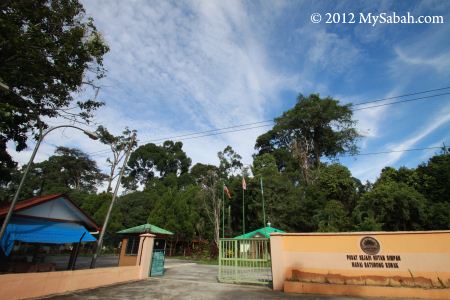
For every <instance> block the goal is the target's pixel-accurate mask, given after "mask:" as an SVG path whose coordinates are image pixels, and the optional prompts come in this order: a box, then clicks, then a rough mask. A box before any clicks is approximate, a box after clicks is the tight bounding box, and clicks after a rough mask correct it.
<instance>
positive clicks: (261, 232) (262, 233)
mask: <svg viewBox="0 0 450 300" xmlns="http://www.w3.org/2000/svg"><path fill="white" fill-rule="evenodd" d="M273 232H281V233H284V232H285V231H283V230H281V229H277V228H273V227H271V226H270V223H269V224H268V226H266V227H262V228H259V229H256V230H253V231H252V232H248V233H245V234H242V235H238V236H236V237H235V239H238V240H245V239H256V238H266V239H268V238H270V234H271V233H273Z"/></svg>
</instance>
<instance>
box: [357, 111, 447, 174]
mask: <svg viewBox="0 0 450 300" xmlns="http://www.w3.org/2000/svg"><path fill="white" fill-rule="evenodd" d="M449 122H450V106H447V107H446V108H445V109H443V110H442V111H441V112H439V113H438V114H436V115H435V116H434V117H433V118H431V121H429V122H428V124H426V125H425V126H423V127H422V128H421V129H420V130H417V131H416V132H414V133H413V134H411V135H410V136H409V137H408V138H406V139H404V140H402V141H400V142H396V143H388V144H385V145H384V147H383V148H382V150H379V151H397V150H404V149H411V148H414V147H415V146H416V145H417V144H419V143H420V142H421V141H422V140H424V139H425V138H427V137H428V136H429V135H431V134H432V133H433V132H434V131H435V130H437V129H438V128H440V127H442V126H443V125H445V124H447V123H449ZM405 153H406V152H393V153H389V154H386V155H379V156H378V155H377V156H362V157H360V158H359V159H358V161H356V162H355V163H354V164H353V166H351V167H350V169H351V171H352V173H353V175H354V176H356V177H358V178H360V179H363V180H371V181H373V180H375V178H376V176H378V175H379V173H380V171H381V169H382V168H384V167H385V166H392V165H394V164H395V163H396V162H398V161H399V160H400V159H401V158H402V157H403V156H404V155H405Z"/></svg>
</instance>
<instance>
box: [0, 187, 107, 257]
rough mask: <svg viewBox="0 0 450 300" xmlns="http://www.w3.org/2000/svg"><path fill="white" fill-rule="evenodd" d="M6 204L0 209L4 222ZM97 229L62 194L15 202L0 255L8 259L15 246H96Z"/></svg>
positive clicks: (79, 209) (94, 224)
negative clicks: (23, 244)
mask: <svg viewBox="0 0 450 300" xmlns="http://www.w3.org/2000/svg"><path fill="white" fill-rule="evenodd" d="M9 206H10V205H9V204H8V205H6V206H4V207H1V208H0V221H1V222H3V219H4V218H5V216H6V214H7V213H8V210H9ZM99 229H100V228H99V226H98V225H97V224H96V223H95V221H94V220H93V219H92V218H91V217H90V216H88V215H87V214H86V213H85V212H84V211H83V210H82V209H81V208H80V207H78V205H76V204H75V203H74V202H73V201H72V200H70V199H69V197H68V196H67V195H65V194H52V195H45V196H39V197H34V198H30V199H27V200H23V201H19V202H17V204H16V206H15V208H14V211H13V215H12V218H11V220H10V221H9V223H8V226H7V227H6V231H5V234H4V236H3V237H2V239H1V241H0V249H1V252H2V253H3V254H4V255H5V256H9V255H10V254H11V251H12V250H13V248H14V245H15V243H16V242H24V243H37V244H67V243H81V242H95V241H96V239H95V238H94V237H93V236H92V234H94V233H98V231H99Z"/></svg>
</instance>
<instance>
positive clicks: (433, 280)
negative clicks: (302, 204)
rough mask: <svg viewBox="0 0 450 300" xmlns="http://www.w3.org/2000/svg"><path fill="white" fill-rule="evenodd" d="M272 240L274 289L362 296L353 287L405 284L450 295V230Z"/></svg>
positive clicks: (282, 235) (309, 235) (273, 237)
mask: <svg viewBox="0 0 450 300" xmlns="http://www.w3.org/2000/svg"><path fill="white" fill-rule="evenodd" d="M270 244H271V255H272V276H273V288H274V289H275V290H283V288H284V287H285V286H289V288H288V290H289V291H290V292H293V291H294V290H295V288H293V287H294V286H295V287H296V289H297V292H300V293H308V290H313V291H314V293H323V294H329V293H330V291H331V290H334V291H335V294H337V295H340V292H339V291H341V294H342V293H343V292H342V291H344V290H345V291H347V292H346V293H347V294H345V293H344V294H345V295H354V296H357V295H358V294H351V291H356V290H357V291H361V290H364V289H363V288H362V287H363V286H372V287H383V289H378V290H380V291H382V292H383V293H384V292H386V293H389V294H385V295H383V296H386V297H395V296H396V295H397V294H399V292H396V290H397V291H398V290H399V289H406V288H413V289H415V290H416V291H419V289H420V290H421V291H425V289H427V290H429V291H431V290H437V289H439V290H440V292H429V294H430V295H431V294H432V293H434V294H440V295H441V294H445V295H448V296H449V297H450V289H449V287H450V231H421V232H354V233H306V234H301V233H275V234H271V236H270ZM287 281H289V284H287V285H285V282H287ZM296 283H304V284H296ZM308 284H309V285H308ZM332 285H336V286H334V287H332ZM340 286H342V287H344V288H341V287H340ZM346 286H347V288H345V287H346ZM305 287H308V288H305ZM389 287H390V288H389ZM349 291H350V292H349ZM404 291H406V290H404ZM349 293H350V294H349ZM344 294H342V295H344ZM422 294H423V293H422V292H420V293H419V292H417V295H416V297H419V295H422ZM425 294H426V291H425ZM369 295H370V294H369ZM366 296H368V295H366Z"/></svg>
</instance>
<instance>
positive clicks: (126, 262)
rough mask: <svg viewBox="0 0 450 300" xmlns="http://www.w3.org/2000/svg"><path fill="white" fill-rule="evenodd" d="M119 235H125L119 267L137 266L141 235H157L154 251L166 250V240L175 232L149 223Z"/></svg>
mask: <svg viewBox="0 0 450 300" xmlns="http://www.w3.org/2000/svg"><path fill="white" fill-rule="evenodd" d="M117 233H120V234H123V235H124V237H123V239H122V242H121V246H120V256H119V266H134V265H136V259H137V255H138V252H139V249H138V247H139V235H140V234H142V233H151V234H154V235H155V242H154V245H153V251H155V250H165V248H166V238H167V237H168V236H170V235H173V232H170V231H168V230H166V229H163V228H161V227H158V226H156V225H153V224H148V223H147V224H143V225H139V226H135V227H131V228H127V229H124V230H121V231H119V232H117Z"/></svg>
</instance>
